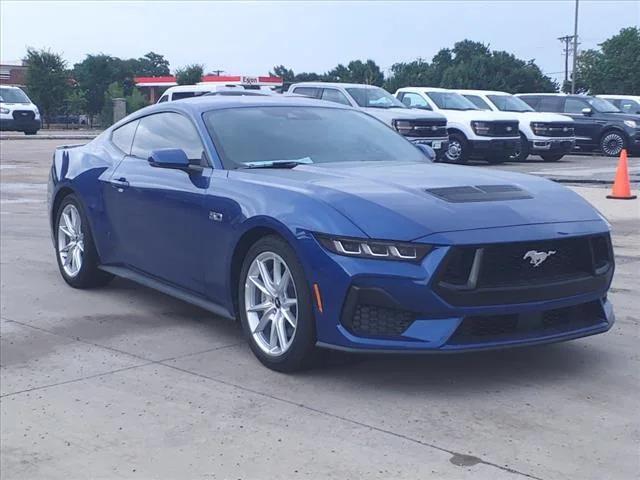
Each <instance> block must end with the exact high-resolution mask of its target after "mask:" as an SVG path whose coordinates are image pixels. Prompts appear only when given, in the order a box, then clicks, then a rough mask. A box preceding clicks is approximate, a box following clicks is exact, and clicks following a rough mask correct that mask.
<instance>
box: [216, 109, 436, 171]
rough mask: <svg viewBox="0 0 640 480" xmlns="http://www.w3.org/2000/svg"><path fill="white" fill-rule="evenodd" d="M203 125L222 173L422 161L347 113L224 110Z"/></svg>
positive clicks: (393, 136)
mask: <svg viewBox="0 0 640 480" xmlns="http://www.w3.org/2000/svg"><path fill="white" fill-rule="evenodd" d="M204 121H205V124H206V126H207V129H208V131H209V133H210V135H211V137H212V138H213V141H214V143H215V146H216V150H217V151H218V153H219V154H220V157H221V159H222V163H223V165H224V167H225V168H226V169H236V168H256V166H261V167H262V168H264V167H265V166H267V167H269V166H272V167H273V168H276V166H277V167H283V166H288V167H290V168H291V167H295V166H296V165H299V164H302V163H305V164H306V163H333V162H354V161H362V162H366V161H403V162H404V161H408V162H424V161H426V157H425V156H424V155H423V154H422V152H420V150H418V149H417V148H416V147H415V146H414V145H412V144H411V143H410V142H409V141H408V140H406V139H405V138H404V137H402V136H401V135H399V134H398V133H396V132H394V131H393V130H392V129H391V128H389V127H388V126H386V125H385V124H383V123H382V122H380V121H379V120H376V119H375V118H373V117H370V116H369V115H367V114H365V113H363V112H359V111H356V110H351V109H343V108H326V107H302V106H260V107H258V106H256V107H238V108H225V109H220V110H211V111H209V112H207V113H205V114H204ZM248 138H249V139H251V141H249V142H248V141H247V139H248Z"/></svg>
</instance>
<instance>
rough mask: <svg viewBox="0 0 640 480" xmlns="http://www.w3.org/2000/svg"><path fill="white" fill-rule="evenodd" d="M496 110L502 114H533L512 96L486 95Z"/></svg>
mask: <svg viewBox="0 0 640 480" xmlns="http://www.w3.org/2000/svg"><path fill="white" fill-rule="evenodd" d="M487 97H488V98H489V100H491V101H492V102H493V104H494V105H495V106H496V108H497V109H498V110H502V111H503V112H534V111H535V110H534V109H533V108H531V107H530V106H529V105H527V104H526V103H525V102H524V101H522V100H520V99H519V98H518V97H514V96H513V95H487Z"/></svg>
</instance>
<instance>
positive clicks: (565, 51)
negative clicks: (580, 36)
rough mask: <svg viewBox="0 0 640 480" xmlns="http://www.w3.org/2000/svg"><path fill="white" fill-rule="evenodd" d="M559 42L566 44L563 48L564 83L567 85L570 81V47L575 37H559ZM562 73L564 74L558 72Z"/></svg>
mask: <svg viewBox="0 0 640 480" xmlns="http://www.w3.org/2000/svg"><path fill="white" fill-rule="evenodd" d="M558 40H560V41H561V42H564V47H563V48H562V54H563V55H564V81H565V83H566V82H567V81H568V80H569V55H570V54H571V50H570V47H569V42H570V41H571V40H573V35H565V36H564V37H558ZM558 73H562V72H558Z"/></svg>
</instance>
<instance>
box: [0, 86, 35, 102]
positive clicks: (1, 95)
mask: <svg viewBox="0 0 640 480" xmlns="http://www.w3.org/2000/svg"><path fill="white" fill-rule="evenodd" d="M0 102H4V103H31V101H30V100H29V97H27V95H26V94H25V93H24V92H23V91H22V90H20V89H19V88H0Z"/></svg>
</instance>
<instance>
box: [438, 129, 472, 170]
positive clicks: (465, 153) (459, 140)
mask: <svg viewBox="0 0 640 480" xmlns="http://www.w3.org/2000/svg"><path fill="white" fill-rule="evenodd" d="M444 159H445V160H446V161H447V162H449V163H459V164H462V163H467V162H468V161H469V145H468V143H467V139H466V138H465V137H464V136H463V135H460V134H459V133H453V134H451V135H449V148H447V151H446V152H445V154H444Z"/></svg>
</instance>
